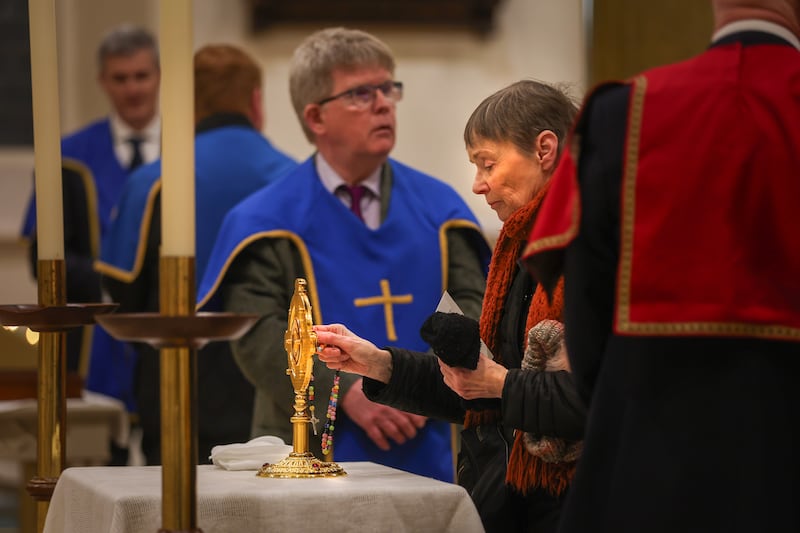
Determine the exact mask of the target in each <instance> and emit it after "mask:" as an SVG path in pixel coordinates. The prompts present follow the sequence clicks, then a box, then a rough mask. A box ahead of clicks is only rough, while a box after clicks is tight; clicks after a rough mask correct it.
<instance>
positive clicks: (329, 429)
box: [322, 370, 339, 455]
mask: <svg viewBox="0 0 800 533" xmlns="http://www.w3.org/2000/svg"><path fill="white" fill-rule="evenodd" d="M338 403H339V371H338V370H337V371H336V374H334V376H333V387H331V397H330V400H329V401H328V412H327V414H326V415H325V418H326V420H325V428H324V429H323V430H322V453H324V454H325V455H327V454H328V453H329V452H330V451H331V447H332V446H333V430H334V422H335V421H336V404H338Z"/></svg>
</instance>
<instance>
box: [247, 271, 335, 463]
mask: <svg viewBox="0 0 800 533" xmlns="http://www.w3.org/2000/svg"><path fill="white" fill-rule="evenodd" d="M313 324H314V321H313V319H312V318H311V304H310V303H309V301H308V295H307V294H306V280H304V279H302V278H298V279H296V280H295V282H294V295H293V296H292V302H291V304H290V307H289V324H288V329H287V330H286V334H285V335H284V338H283V343H284V346H285V347H286V353H287V354H288V356H289V368H288V369H287V370H286V373H287V374H288V375H289V377H290V378H291V380H292V386H293V387H294V415H292V417H291V419H290V420H291V421H292V439H293V442H292V453H290V454H289V456H288V457H286V458H285V459H282V460H281V461H279V462H277V463H275V464H269V463H266V464H265V465H264V466H262V467H261V468H260V469H259V471H258V473H257V475H258V476H260V477H277V478H309V477H335V476H344V475H346V473H345V471H344V469H343V468H342V467H341V466H339V465H338V464H336V463H332V462H331V463H328V462H324V461H320V460H319V459H317V458H316V457H314V454H312V453H311V452H309V451H308V425H309V423H310V419H309V417H308V413H307V412H306V392H307V390H308V384H309V383H310V381H311V371H312V368H313V366H314V359H313V356H314V353H316V351H317V335H316V333H314V331H313V329H312V328H311V326H312V325H313Z"/></svg>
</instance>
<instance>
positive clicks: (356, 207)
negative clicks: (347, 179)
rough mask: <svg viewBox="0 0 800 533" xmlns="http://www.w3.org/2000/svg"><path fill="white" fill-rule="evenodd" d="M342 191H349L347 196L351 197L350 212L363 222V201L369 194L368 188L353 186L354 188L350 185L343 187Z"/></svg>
mask: <svg viewBox="0 0 800 533" xmlns="http://www.w3.org/2000/svg"><path fill="white" fill-rule="evenodd" d="M342 189H344V190H345V191H347V194H349V195H350V211H352V212H353V214H354V215H355V216H357V217H358V219H359V220H360V221H362V222H363V221H364V216H363V215H362V214H361V199H362V198H363V197H364V194H365V193H366V192H367V188H366V187H365V186H363V185H353V186H352V187H351V186H349V185H342Z"/></svg>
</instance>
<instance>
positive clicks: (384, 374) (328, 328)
mask: <svg viewBox="0 0 800 533" xmlns="http://www.w3.org/2000/svg"><path fill="white" fill-rule="evenodd" d="M314 332H315V333H316V334H317V343H318V344H319V345H320V349H319V350H318V352H317V355H318V356H319V360H320V361H322V362H323V363H325V364H326V365H327V366H328V368H330V369H332V370H343V371H345V372H350V373H351V374H359V375H361V376H367V377H369V378H372V379H375V380H377V381H380V382H382V383H389V378H390V377H391V375H392V356H391V354H390V353H389V352H387V351H386V350H380V349H378V347H377V346H375V345H374V344H372V343H371V342H369V341H368V340H366V339H362V338H361V337H359V336H357V335H356V334H355V333H353V332H352V331H350V330H349V329H347V328H346V327H344V326H343V325H341V324H330V325H320V326H314ZM359 390H360V387H359ZM365 400H366V398H365ZM367 401H368V400H367ZM370 403H372V402H370ZM373 405H374V404H373ZM351 418H352V417H351Z"/></svg>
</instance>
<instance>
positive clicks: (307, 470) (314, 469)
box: [256, 452, 347, 478]
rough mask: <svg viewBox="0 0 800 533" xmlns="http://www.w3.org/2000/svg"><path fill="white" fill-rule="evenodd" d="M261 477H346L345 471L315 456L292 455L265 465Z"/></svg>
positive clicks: (305, 454) (309, 454) (260, 470)
mask: <svg viewBox="0 0 800 533" xmlns="http://www.w3.org/2000/svg"><path fill="white" fill-rule="evenodd" d="M256 475H257V476H259V477H280V478H307V477H336V476H346V475H347V473H346V472H345V471H344V469H343V468H342V467H341V466H339V465H338V464H336V463H326V462H325V461H320V460H319V459H317V458H316V457H314V454H312V453H309V452H306V453H294V452H292V453H290V454H289V457H287V458H285V459H281V460H280V461H279V462H277V463H274V464H271V463H265V464H264V466H262V467H261V468H260V469H259V470H258V473H257V474H256Z"/></svg>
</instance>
